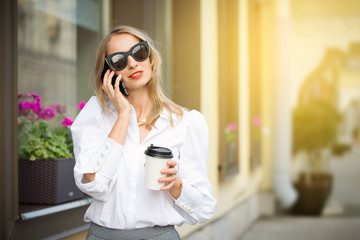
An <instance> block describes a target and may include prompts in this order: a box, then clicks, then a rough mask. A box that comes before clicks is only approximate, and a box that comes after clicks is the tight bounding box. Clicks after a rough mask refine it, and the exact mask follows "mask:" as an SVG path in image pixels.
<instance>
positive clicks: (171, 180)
mask: <svg viewBox="0 0 360 240" xmlns="http://www.w3.org/2000/svg"><path fill="white" fill-rule="evenodd" d="M167 165H168V166H169V168H165V169H161V173H162V174H166V175H167V176H166V177H162V178H159V179H158V181H159V182H163V183H165V186H163V187H161V188H160V190H161V191H166V190H170V189H171V188H172V187H174V184H175V182H176V179H177V178H178V176H177V170H176V168H175V166H176V165H177V162H176V161H173V160H170V161H168V162H167Z"/></svg>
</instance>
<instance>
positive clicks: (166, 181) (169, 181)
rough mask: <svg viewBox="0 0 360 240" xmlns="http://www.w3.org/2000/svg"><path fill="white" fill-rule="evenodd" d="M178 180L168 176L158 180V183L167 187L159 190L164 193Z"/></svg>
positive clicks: (175, 177)
mask: <svg viewBox="0 0 360 240" xmlns="http://www.w3.org/2000/svg"><path fill="white" fill-rule="evenodd" d="M177 178H178V176H176V175H175V176H170V177H165V178H159V182H165V183H168V184H167V185H165V186H163V187H161V188H160V190H161V191H166V190H170V189H171V188H172V187H173V186H174V185H175V182H176V179H177Z"/></svg>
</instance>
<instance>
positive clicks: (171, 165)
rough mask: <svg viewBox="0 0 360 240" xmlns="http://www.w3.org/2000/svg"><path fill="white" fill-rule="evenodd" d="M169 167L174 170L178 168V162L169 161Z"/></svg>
mask: <svg viewBox="0 0 360 240" xmlns="http://www.w3.org/2000/svg"><path fill="white" fill-rule="evenodd" d="M167 165H168V166H169V168H174V167H176V165H177V162H176V161H174V160H169V161H167Z"/></svg>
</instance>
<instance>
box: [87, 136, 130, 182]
mask: <svg viewBox="0 0 360 240" xmlns="http://www.w3.org/2000/svg"><path fill="white" fill-rule="evenodd" d="M122 152H123V146H122V145H120V144H118V143H116V142H115V141H114V140H113V139H111V138H109V137H108V138H107V139H106V140H105V141H104V143H103V144H102V146H101V147H100V148H99V150H98V151H97V152H96V153H95V154H94V155H93V157H92V161H90V162H91V163H93V164H92V166H90V169H89V170H90V172H95V173H96V175H98V176H99V177H100V178H101V177H104V178H105V179H106V180H110V179H112V178H113V176H114V174H115V171H116V169H117V167H114V166H117V165H118V163H119V158H120V156H121V155H122Z"/></svg>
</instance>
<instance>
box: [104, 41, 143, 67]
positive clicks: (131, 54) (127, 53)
mask: <svg viewBox="0 0 360 240" xmlns="http://www.w3.org/2000/svg"><path fill="white" fill-rule="evenodd" d="M141 45H143V46H145V48H146V49H147V52H148V54H147V57H146V58H145V59H144V60H138V59H136V57H135V56H134V55H133V53H132V51H133V50H134V48H136V47H138V46H141ZM118 54H122V55H123V56H125V61H126V64H125V66H124V67H123V68H116V67H115V66H114V65H113V64H112V61H111V58H112V57H113V56H115V55H118ZM129 55H130V56H131V57H132V58H133V59H134V60H135V61H137V62H143V61H145V60H146V59H148V58H149V56H150V47H149V44H148V42H147V41H142V42H139V43H137V44H135V45H134V46H132V47H131V49H130V50H129V51H127V52H115V53H112V54H110V55H108V56H106V57H105V61H106V63H107V64H108V65H109V67H111V68H112V69H113V70H116V71H121V70H123V69H125V68H126V67H127V65H128V57H129Z"/></svg>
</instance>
